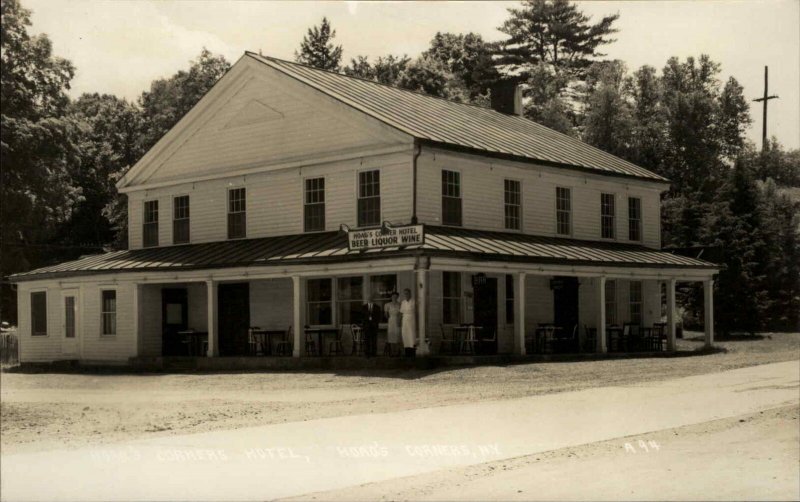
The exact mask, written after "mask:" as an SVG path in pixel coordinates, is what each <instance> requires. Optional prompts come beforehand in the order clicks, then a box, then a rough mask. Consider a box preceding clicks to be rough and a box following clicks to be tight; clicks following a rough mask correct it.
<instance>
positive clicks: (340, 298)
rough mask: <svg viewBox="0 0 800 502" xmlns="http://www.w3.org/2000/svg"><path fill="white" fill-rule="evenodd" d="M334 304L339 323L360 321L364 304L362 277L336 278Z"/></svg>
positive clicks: (356, 322)
mask: <svg viewBox="0 0 800 502" xmlns="http://www.w3.org/2000/svg"><path fill="white" fill-rule="evenodd" d="M336 304H337V307H338V309H337V313H338V321H339V324H353V323H355V324H358V323H360V322H361V308H362V305H364V278H363V277H362V276H360V275H359V276H355V277H339V278H338V279H336Z"/></svg>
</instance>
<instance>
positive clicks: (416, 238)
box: [347, 225, 425, 251]
mask: <svg viewBox="0 0 800 502" xmlns="http://www.w3.org/2000/svg"><path fill="white" fill-rule="evenodd" d="M423 242H425V230H424V228H423V226H422V225H406V226H402V227H383V228H371V229H368V230H349V231H348V232H347V247H348V249H350V251H359V250H364V249H377V248H389V247H396V246H415V245H418V244H422V243H423Z"/></svg>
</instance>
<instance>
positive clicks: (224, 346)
mask: <svg viewBox="0 0 800 502" xmlns="http://www.w3.org/2000/svg"><path fill="white" fill-rule="evenodd" d="M217 307H218V315H219V321H218V324H217V329H218V333H219V355H220V356H244V355H247V353H248V350H247V349H248V343H247V342H248V340H247V330H249V329H250V284H249V283H246V282H243V283H237V284H220V285H219V289H218V292H217Z"/></svg>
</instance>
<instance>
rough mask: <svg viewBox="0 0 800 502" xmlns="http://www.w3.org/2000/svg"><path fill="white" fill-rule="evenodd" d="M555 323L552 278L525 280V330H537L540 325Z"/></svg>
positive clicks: (533, 277)
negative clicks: (551, 287)
mask: <svg viewBox="0 0 800 502" xmlns="http://www.w3.org/2000/svg"><path fill="white" fill-rule="evenodd" d="M549 322H553V291H552V290H551V289H550V277H546V276H528V277H526V278H525V329H526V331H530V330H531V329H536V325H537V324H539V323H549Z"/></svg>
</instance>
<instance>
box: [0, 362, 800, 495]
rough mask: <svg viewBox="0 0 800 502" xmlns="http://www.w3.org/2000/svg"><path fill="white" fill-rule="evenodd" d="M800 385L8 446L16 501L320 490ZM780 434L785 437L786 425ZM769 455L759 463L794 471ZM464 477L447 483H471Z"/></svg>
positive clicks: (772, 373)
mask: <svg viewBox="0 0 800 502" xmlns="http://www.w3.org/2000/svg"><path fill="white" fill-rule="evenodd" d="M798 389H800V361H790V362H784V363H777V364H766V365H761V366H753V367H747V368H741V369H738V370H731V371H725V372H720V373H715V374H712V375H697V376H692V377H685V378H680V379H673V380H666V381H655V382H646V383H639V384H633V385H627V386H623V387H619V386H611V387H599V388H592V389H585V390H581V391H575V392H565V393H560V394H548V395H541V396H532V397H523V398H517V399H504V400H499V401H497V400H492V401H479V402H472V403H468V404H457V405H452V406H440V407H435V408H424V409H412V410H405V411H397V412H391V413H372V414H367V415H355V416H342V417H336V418H327V419H319V420H309V421H306V422H292V423H285V424H275V425H268V426H262V427H253V428H243V429H237V430H228V431H217V432H208V433H201V434H193V435H176V436H171V437H158V438H153V439H148V440H139V441H127V442H122V443H117V444H115V445H107V446H105V447H103V448H81V449H74V450H54V451H43V452H37V453H19V454H12V455H4V456H3V462H2V472H1V474H2V478H3V487H2V489H3V495H4V497H7V498H8V499H13V500H30V499H47V500H71V499H82V500H130V499H141V500H153V499H162V500H163V499H178V498H179V499H200V500H232V499H235V500H260V499H270V498H277V497H289V496H304V497H305V498H310V497H311V496H313V495H311V494H312V493H314V492H320V491H330V490H336V489H344V488H349V487H353V486H357V485H362V484H366V483H376V482H385V481H388V480H392V479H395V478H401V477H408V476H417V475H421V474H426V473H432V472H435V471H442V470H445V469H452V468H464V467H468V466H475V465H479V464H485V463H487V462H493V461H497V460H504V461H508V459H514V458H520V457H526V456H530V455H534V454H542V453H545V452H550V451H558V450H563V449H564V448H576V447H579V446H581V445H587V444H594V443H598V442H601V441H609V440H620V439H621V438H626V437H629V436H632V435H641V434H652V433H655V432H657V431H664V430H668V429H674V428H677V427H684V426H689V425H694V424H705V423H707V422H711V421H714V420H720V419H724V418H729V417H738V416H741V415H746V414H752V413H758V412H761V411H767V410H770V409H774V408H776V407H786V406H792V407H796V406H797V404H798V400H799V399H800V393H799V392H798ZM788 440H789V441H790V443H789V444H792V443H791V440H792V438H788ZM777 441H778V443H779V444H780V445H783V446H785V444H786V441H787V438H786V437H782V438H781V437H779V438H777ZM794 444H796V442H795V443H794ZM637 446H638V444H637ZM784 449H785V448H784ZM662 451H663V450H662ZM632 455H633V454H632ZM637 455H638V454H637ZM726 455H727V457H729V460H728V461H729V462H736V459H735V458H731V450H730V444H728V447H727V448H726V447H722V448H721V449H720V450H719V452H717V453H716V455H714V454H712V456H710V457H708V459H711V458H720V457H722V458H724V457H725V456H726ZM789 460H791V458H790V459H789ZM629 462H630V461H629ZM619 464H620V466H621V468H622V467H624V466H625V463H624V462H620V463H619ZM611 465H612V468H613V465H614V464H613V463H612V464H611ZM783 465H784V463H781V466H783ZM791 465H793V466H796V462H795V463H793V464H791ZM713 467H714V466H713V465H710V466H709V467H708V468H713ZM762 467H764V466H762ZM766 467H770V470H767V471H765V470H763V469H761V470H758V471H755V472H754V473H753V475H756V476H764V475H765V473H768V474H767V475H769V474H771V475H773V476H774V475H775V474H773V473H774V472H782V471H781V470H780V469H777V468H776V469H772V467H774V466H766ZM41 472H47V473H48V476H47V483H41ZM667 472H668V471H667ZM667 472H665V471H664V470H663V469H653V471H652V472H649V473H648V475H649V476H653V477H658V476H667V477H668V476H669V474H667ZM593 474H595V473H593V472H591V470H589V471H587V472H585V473H583V474H580V475H577V474H576V476H578V478H577V479H581V478H580V476H590V477H591V475H593ZM781 475H782V474H781ZM624 480H625V477H624V473H618V477H617V478H616V479H614V478H612V481H614V482H616V483H617V484H619V483H621V482H623V481H624ZM540 481H541V480H540ZM510 482H515V481H514V480H513V479H512V480H510ZM636 483H638V484H639V486H643V485H644V484H646V481H642V480H637V481H636ZM785 483H789V482H785ZM492 485H493V482H488V484H487V485H486V486H483V487H481V486H478V485H476V490H479V489H488V488H487V487H490V486H492ZM524 486H525V487H527V488H528V489H531V488H532V487H535V486H536V484H533V485H524ZM621 486H624V485H621ZM782 486H785V484H784V485H782ZM456 487H457V488H458V489H456V488H452V489H453V490H454V491H451V492H444V493H443V495H442V496H443V497H444V498H449V497H448V495H452V494H454V493H462V492H461V487H460V486H458V484H457V485H456ZM520 489H522V488H520ZM523 493H524V489H523ZM759 493H760V492H758V493H754V494H752V496H746V497H744V498H753V497H754V496H756V495H758V494H759ZM434 495H435V494H434ZM551 495H552V493H551ZM784 495H785V494H784ZM467 496H470V493H467ZM344 498H347V497H344ZM412 498H417V497H412ZM433 498H436V497H435V496H434V497H433ZM476 498H482V497H480V496H476ZM522 498H533V497H532V496H528V497H522ZM545 498H547V497H545ZM590 498H597V497H596V496H595V497H590ZM610 498H617V497H610ZM634 498H635V497H634ZM659 498H663V497H659Z"/></svg>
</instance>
